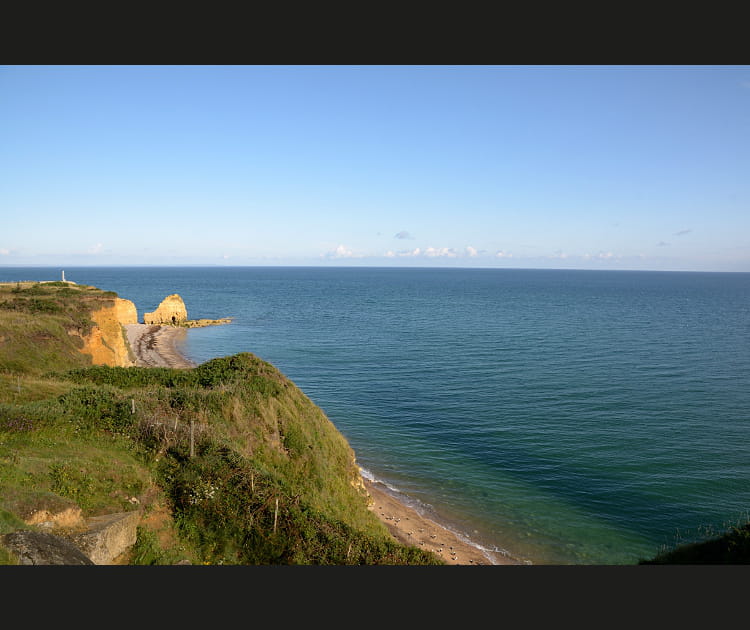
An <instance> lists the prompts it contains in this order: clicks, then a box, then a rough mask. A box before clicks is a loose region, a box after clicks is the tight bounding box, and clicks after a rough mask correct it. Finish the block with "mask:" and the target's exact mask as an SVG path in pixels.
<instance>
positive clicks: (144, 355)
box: [123, 324, 196, 369]
mask: <svg viewBox="0 0 750 630" xmlns="http://www.w3.org/2000/svg"><path fill="white" fill-rule="evenodd" d="M123 328H124V329H125V333H126V335H127V338H128V344H129V345H130V349H131V350H132V352H133V356H134V359H135V365H136V367H166V368H176V369H190V368H194V367H196V364H195V363H193V362H192V361H191V360H190V359H188V358H187V357H186V356H184V355H183V354H182V353H181V352H180V351H179V350H178V348H177V345H178V343H179V342H181V341H183V340H184V339H185V335H186V334H187V329H186V328H181V327H177V326H166V325H165V326H162V325H158V324H123Z"/></svg>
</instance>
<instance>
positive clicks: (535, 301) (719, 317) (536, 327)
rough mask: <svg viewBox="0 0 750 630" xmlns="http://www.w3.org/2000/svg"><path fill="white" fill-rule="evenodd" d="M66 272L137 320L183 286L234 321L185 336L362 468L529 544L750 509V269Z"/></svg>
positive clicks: (481, 537)
mask: <svg viewBox="0 0 750 630" xmlns="http://www.w3.org/2000/svg"><path fill="white" fill-rule="evenodd" d="M62 271H63V270H62V269H60V268H52V267H25V268H20V267H0V281H4V282H9V281H10V282H12V281H17V280H58V279H60V277H61V272H62ZM64 271H65V277H66V279H67V280H72V281H74V282H77V283H79V284H88V285H94V286H96V287H99V288H100V289H104V290H111V291H116V292H117V293H118V294H119V296H120V297H123V298H126V299H129V300H132V301H133V302H134V303H135V305H136V308H137V310H138V315H139V319H140V320H141V321H142V318H143V314H144V312H147V311H152V310H154V309H155V308H156V307H157V306H158V304H159V302H160V301H161V300H162V299H163V298H164V297H166V296H167V295H169V294H172V293H179V294H180V295H181V296H182V298H183V299H184V301H185V304H186V306H187V311H188V316H189V317H190V318H191V319H198V318H203V317H205V318H221V317H231V318H233V319H232V323H231V324H228V325H222V326H213V327H207V328H196V329H189V330H188V331H187V335H186V337H185V340H184V343H183V346H182V348H181V350H182V352H183V353H184V354H185V355H186V356H187V357H188V358H190V359H192V360H193V361H195V362H196V363H202V362H204V361H207V360H209V359H212V358H214V357H220V356H226V355H231V354H235V353H238V352H252V353H254V354H255V355H257V356H258V357H260V358H261V359H264V360H265V361H268V362H270V363H272V364H273V365H274V366H275V367H277V368H278V369H279V370H281V371H282V372H283V373H284V374H285V375H287V376H288V377H289V378H291V379H292V380H293V381H294V382H295V383H296V384H297V385H298V386H299V387H300V389H301V390H302V391H303V392H304V393H305V394H306V395H307V396H308V397H309V398H310V399H311V400H312V401H313V402H314V403H316V404H317V405H318V406H319V407H320V408H321V409H323V411H324V412H325V413H326V415H327V416H328V418H329V419H330V420H331V421H332V422H333V424H334V425H335V426H336V427H337V429H338V430H339V431H340V432H341V433H342V434H343V435H344V436H345V438H346V439H347V440H348V442H349V444H350V445H351V446H352V448H353V449H354V451H355V453H356V457H357V462H358V463H359V465H360V466H361V468H362V472H363V475H365V476H366V477H369V478H371V479H374V480H377V481H381V482H382V483H384V484H385V485H386V486H387V487H388V488H389V490H390V491H391V492H392V493H394V494H396V495H397V496H398V497H399V498H401V500H403V501H404V502H406V503H408V504H410V505H412V506H413V507H415V508H416V509H418V510H420V511H421V512H422V513H424V514H425V515H426V516H428V517H430V518H432V519H433V520H436V521H438V522H440V523H441V524H443V525H446V526H448V527H449V528H450V529H452V530H454V531H455V532H456V533H458V534H459V535H461V536H462V537H464V538H465V539H466V540H468V541H470V542H472V543H473V544H475V545H476V546H477V547H479V548H481V549H485V550H490V551H492V552H494V553H498V554H501V555H505V556H508V557H509V558H511V559H513V560H515V561H517V562H520V563H525V564H534V565H538V564H546V565H550V564H552V565H561V564H565V565H623V564H636V563H638V561H639V560H642V559H648V558H652V557H653V556H655V555H656V554H657V553H659V552H660V551H663V550H665V549H669V548H672V547H674V546H675V545H678V544H685V543H688V542H692V541H695V540H701V539H705V538H707V537H711V536H716V535H719V534H721V533H723V532H724V531H726V530H727V529H729V528H731V527H735V526H740V525H742V524H744V523H745V522H746V521H747V520H748V519H749V518H750V515H749V513H748V512H749V510H750V273H698V272H656V271H584V270H541V269H464V268H461V269H456V268H369V267H347V268H344V267H101V268H95V267H77V268H74V267H71V268H65V269H64Z"/></svg>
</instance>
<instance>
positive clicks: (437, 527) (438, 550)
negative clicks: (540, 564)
mask: <svg viewBox="0 0 750 630" xmlns="http://www.w3.org/2000/svg"><path fill="white" fill-rule="evenodd" d="M362 479H363V481H364V483H365V488H366V489H367V492H368V494H369V495H370V498H371V503H370V505H369V507H368V509H369V510H370V511H371V512H373V513H374V514H375V515H376V516H377V517H378V518H379V519H380V520H381V521H382V522H383V524H385V526H386V527H387V528H388V531H390V533H391V535H392V536H393V537H394V538H395V539H396V540H397V541H398V542H400V543H403V544H405V545H411V546H416V547H420V548H422V549H426V550H428V551H432V552H434V553H435V554H436V555H437V556H438V557H439V558H441V559H442V560H444V561H445V563H446V564H449V565H463V566H497V565H508V566H511V565H513V566H519V565H526V564H528V563H526V562H521V561H518V560H515V559H514V558H512V557H510V556H508V555H505V554H503V553H500V552H495V551H491V550H489V549H485V548H483V547H481V546H479V545H478V544H475V543H473V542H471V541H470V540H469V539H467V538H465V537H464V536H461V535H459V534H458V533H456V532H454V531H452V530H451V529H449V528H448V527H446V526H444V525H441V524H440V523H437V522H435V521H433V520H432V519H430V518H428V517H427V516H425V515H423V514H421V513H420V512H419V511H418V510H417V509H416V508H414V507H412V506H410V505H408V504H407V503H406V502H405V501H404V500H403V499H401V498H399V497H398V496H397V494H396V493H395V492H394V491H392V490H390V489H389V488H388V487H387V486H386V485H385V484H384V483H382V482H380V481H376V480H374V479H372V478H371V477H369V476H366V475H364V474H363V475H362Z"/></svg>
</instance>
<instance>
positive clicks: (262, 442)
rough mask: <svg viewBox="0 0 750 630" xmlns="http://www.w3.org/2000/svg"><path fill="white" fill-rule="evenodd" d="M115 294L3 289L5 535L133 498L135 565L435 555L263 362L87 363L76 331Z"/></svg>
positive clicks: (383, 560)
mask: <svg viewBox="0 0 750 630" xmlns="http://www.w3.org/2000/svg"><path fill="white" fill-rule="evenodd" d="M113 297H116V294H113V293H112V292H103V291H100V290H99V289H96V288H94V287H86V286H80V285H73V284H69V283H62V282H60V283H57V282H50V283H41V284H40V283H18V284H13V285H0V535H2V534H4V533H7V532H10V531H15V530H18V529H33V528H35V527H36V526H35V525H29V524H27V521H28V517H29V516H30V515H31V514H33V513H34V512H35V511H37V510H39V509H48V510H52V509H58V510H59V509H63V508H65V507H70V506H76V507H78V508H80V509H81V510H82V513H83V515H84V516H86V517H88V516H96V515H100V514H106V513H111V512H119V511H129V510H135V509H140V510H142V518H141V526H140V527H139V528H138V539H137V542H136V544H135V546H134V547H133V548H132V550H131V552H130V555H129V557H128V558H127V559H126V561H127V562H128V563H130V564H145V565H158V564H174V563H176V562H179V561H189V562H191V563H195V564H443V561H442V560H440V559H439V558H437V557H436V556H435V555H434V554H431V553H429V552H426V551H424V550H422V549H419V548H418V547H412V546H405V545H402V544H400V543H398V542H396V541H395V540H394V539H393V538H392V537H391V536H390V534H389V533H388V531H387V529H386V528H385V526H384V525H383V524H382V523H381V522H380V521H379V520H378V519H377V517H376V516H375V515H374V514H373V513H372V512H371V511H370V510H368V509H367V497H366V495H365V493H364V492H363V490H362V488H361V486H360V485H359V484H358V482H361V479H360V477H359V472H358V469H357V466H356V463H355V461H354V453H353V452H352V450H351V448H350V446H349V445H348V443H347V442H346V440H345V439H344V437H343V436H342V435H341V434H340V433H339V432H338V431H337V430H336V429H335V427H334V426H333V425H332V423H331V422H330V421H329V420H328V419H327V418H326V416H325V415H324V414H323V412H322V410H320V408H318V407H317V406H316V405H314V404H313V403H312V401H310V400H309V399H308V398H307V397H306V396H305V395H304V394H303V393H302V392H301V391H300V390H299V389H298V388H297V387H296V385H295V384H294V383H292V382H291V381H290V380H289V379H287V378H286V377H285V376H284V375H283V374H281V373H280V372H279V371H278V370H277V369H276V368H275V367H273V366H272V365H270V364H269V363H267V362H265V361H262V360H261V359H259V358H258V357H256V356H254V355H253V354H250V353H241V354H237V355H234V356H230V357H221V358H217V359H214V360H212V361H208V362H206V363H204V364H202V365H200V366H198V367H196V368H194V369H191V370H172V369H165V368H137V367H129V368H118V367H106V366H92V365H90V359H89V358H88V356H87V355H84V354H82V353H81V352H79V348H80V347H81V345H80V344H78V343H77V341H76V340H79V341H80V339H81V337H80V336H79V335H80V334H82V331H83V334H85V331H87V330H88V328H87V327H90V313H91V311H92V310H93V309H94V308H99V307H100V306H101V305H102V304H103V303H106V301H107V300H111V299H112V298H113ZM14 562H15V559H14V558H13V555H12V554H11V553H9V552H8V551H7V550H5V549H3V548H2V546H0V564H13V563H14Z"/></svg>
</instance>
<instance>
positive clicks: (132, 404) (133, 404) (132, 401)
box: [130, 398, 135, 413]
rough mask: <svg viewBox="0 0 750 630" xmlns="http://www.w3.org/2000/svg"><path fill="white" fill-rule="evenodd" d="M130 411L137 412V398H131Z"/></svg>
mask: <svg viewBox="0 0 750 630" xmlns="http://www.w3.org/2000/svg"><path fill="white" fill-rule="evenodd" d="M130 413H135V398H131V399H130Z"/></svg>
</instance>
